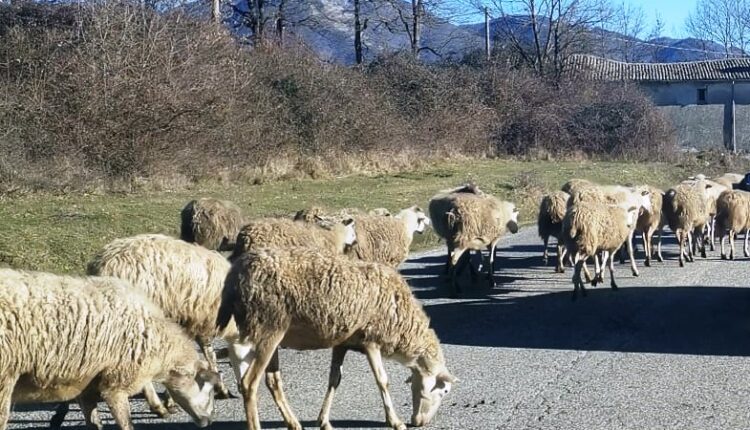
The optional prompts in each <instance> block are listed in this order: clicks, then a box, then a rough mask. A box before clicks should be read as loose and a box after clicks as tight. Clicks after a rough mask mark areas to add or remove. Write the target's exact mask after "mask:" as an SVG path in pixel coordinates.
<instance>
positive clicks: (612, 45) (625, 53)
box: [462, 15, 742, 63]
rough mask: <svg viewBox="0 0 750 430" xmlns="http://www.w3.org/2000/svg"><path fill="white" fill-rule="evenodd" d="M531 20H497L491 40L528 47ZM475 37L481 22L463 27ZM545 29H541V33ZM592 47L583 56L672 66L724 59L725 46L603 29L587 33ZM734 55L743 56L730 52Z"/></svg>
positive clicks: (520, 17)
mask: <svg viewBox="0 0 750 430" xmlns="http://www.w3.org/2000/svg"><path fill="white" fill-rule="evenodd" d="M529 22H530V18H529V17H528V16H525V15H510V16H505V17H502V18H497V19H494V20H492V21H491V23H490V34H491V35H492V37H493V39H496V40H502V39H503V38H508V34H509V33H510V34H513V35H514V36H515V37H516V38H517V39H518V40H521V41H525V42H526V43H529V44H531V43H532V42H533V40H534V34H533V32H532V31H531V28H530V25H529ZM462 28H464V29H465V30H467V31H471V32H473V33H474V34H476V35H477V36H482V35H483V34H484V23H477V24H468V25H464V26H462ZM545 31H546V29H545V28H544V27H542V32H545ZM590 34H591V44H590V46H589V47H587V51H585V52H582V53H587V54H594V55H599V56H602V57H606V58H611V59H613V60H620V61H631V62H641V63H673V62H680V61H697V60H712V59H719V58H724V57H725V53H724V47H723V46H722V45H720V44H718V43H715V42H711V41H708V40H700V39H695V38H685V39H675V38H669V37H660V38H655V39H649V40H641V39H636V38H632V37H629V36H626V35H623V34H620V33H617V32H613V31H609V30H605V29H602V28H592V29H591V30H590ZM732 53H733V54H735V55H740V54H742V51H741V50H739V49H733V50H732Z"/></svg>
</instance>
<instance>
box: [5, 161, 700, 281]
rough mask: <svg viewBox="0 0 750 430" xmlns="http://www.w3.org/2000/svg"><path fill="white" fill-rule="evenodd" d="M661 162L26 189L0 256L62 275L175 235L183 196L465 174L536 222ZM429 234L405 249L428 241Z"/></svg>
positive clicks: (364, 203) (232, 196) (268, 211)
mask: <svg viewBox="0 0 750 430" xmlns="http://www.w3.org/2000/svg"><path fill="white" fill-rule="evenodd" d="M690 173H692V172H687V171H685V170H684V169H683V168H680V167H674V166H670V165H667V164H626V163H610V162H606V163H605V162H601V163H595V162H582V163H577V162H540V161H534V162H521V161H505V160H480V161H476V160H475V161H471V160H464V161H461V162H446V163H441V164H438V165H433V166H431V167H427V168H423V169H419V170H415V171H410V172H405V173H398V174H390V175H377V176H351V177H344V178H336V179H323V180H297V181H283V182H272V183H267V184H262V185H249V184H248V185H231V186H226V185H221V184H218V183H208V184H199V185H195V186H193V187H192V188H191V189H189V190H181V191H179V192H168V191H161V192H143V193H138V194H128V195H123V194H108V195H87V194H70V195H64V196H51V195H46V194H35V195H29V196H23V197H17V198H10V197H5V198H3V199H2V200H0V220H1V221H0V264H4V265H9V266H11V267H16V268H23V269H32V270H44V271H51V272H64V273H83V271H84V270H85V269H84V268H85V263H86V261H88V259H89V258H90V257H91V256H92V255H93V253H94V252H95V251H96V250H97V249H98V248H100V247H101V246H102V245H104V244H106V243H107V242H109V241H111V240H112V239H114V238H117V237H125V236H130V235H135V234H139V233H165V234H171V235H176V234H178V230H179V212H180V209H181V208H182V207H183V206H184V204H185V203H186V202H187V201H189V200H190V199H193V198H196V197H202V196H214V197H218V198H222V199H229V200H233V201H235V202H236V203H238V204H239V205H240V206H241V207H242V208H243V210H244V211H245V213H246V215H248V216H267V215H287V214H289V213H292V212H294V211H296V210H298V209H300V208H303V207H307V206H310V205H319V206H323V207H326V208H330V209H339V208H344V207H359V208H363V209H371V208H374V207H387V208H389V209H390V210H391V211H395V210H398V209H400V208H403V207H407V206H410V205H413V204H418V205H420V206H422V207H424V208H425V209H426V206H427V202H428V200H429V198H430V197H431V196H432V195H433V194H435V192H436V191H438V190H440V189H443V188H448V187H452V186H456V185H459V184H461V183H463V182H464V181H466V180H469V179H471V180H474V181H476V182H477V184H478V185H479V186H480V187H481V188H482V189H483V190H484V191H486V192H489V193H492V194H495V195H498V196H500V197H502V198H505V199H508V200H511V201H514V202H515V203H516V204H517V205H518V206H519V207H520V209H521V216H520V218H521V221H522V222H523V223H524V224H530V223H533V222H535V221H536V210H537V205H538V202H539V198H540V197H541V194H542V193H543V192H544V191H548V190H552V189H558V188H559V186H560V185H561V184H562V183H564V182H565V181H567V180H568V179H570V178H573V177H578V178H586V179H590V180H594V181H597V182H601V183H649V184H652V185H656V186H661V187H668V186H670V185H671V184H674V183H676V182H677V181H678V180H679V179H680V178H682V177H684V176H686V175H688V174H690ZM437 244H438V241H437V238H436V237H435V236H434V235H433V234H431V233H429V234H425V235H423V236H420V237H418V238H417V240H416V241H415V243H414V245H413V249H418V248H426V247H434V246H437Z"/></svg>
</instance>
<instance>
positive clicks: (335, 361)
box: [318, 346, 346, 430]
mask: <svg viewBox="0 0 750 430" xmlns="http://www.w3.org/2000/svg"><path fill="white" fill-rule="evenodd" d="M345 356H346V348H344V347H341V346H334V347H333V354H332V355H331V373H330V374H329V375H328V391H327V392H326V397H325V399H323V407H322V408H320V415H318V425H319V426H320V429H321V430H333V426H331V405H332V404H333V395H334V394H335V393H336V389H337V388H338V387H339V384H340V383H341V369H342V368H343V367H344V357H345Z"/></svg>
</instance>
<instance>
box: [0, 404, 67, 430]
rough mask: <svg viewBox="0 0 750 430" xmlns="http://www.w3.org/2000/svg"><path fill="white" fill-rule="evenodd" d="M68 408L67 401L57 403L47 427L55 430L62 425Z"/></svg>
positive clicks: (0, 427)
mask: <svg viewBox="0 0 750 430" xmlns="http://www.w3.org/2000/svg"><path fill="white" fill-rule="evenodd" d="M69 410H70V404H69V403H68V402H63V403H58V405H57V407H56V408H55V414H54V415H52V418H51V419H50V420H49V428H50V429H52V430H57V429H59V428H60V427H62V424H63V423H64V422H65V416H66V415H68V411H69ZM2 428H4V427H2V426H0V429H2Z"/></svg>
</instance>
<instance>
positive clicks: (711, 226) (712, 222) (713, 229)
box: [708, 215, 716, 251]
mask: <svg viewBox="0 0 750 430" xmlns="http://www.w3.org/2000/svg"><path fill="white" fill-rule="evenodd" d="M708 229H709V235H708V238H709V239H710V240H711V242H710V244H711V251H716V215H711V219H710V220H709V221H708Z"/></svg>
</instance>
